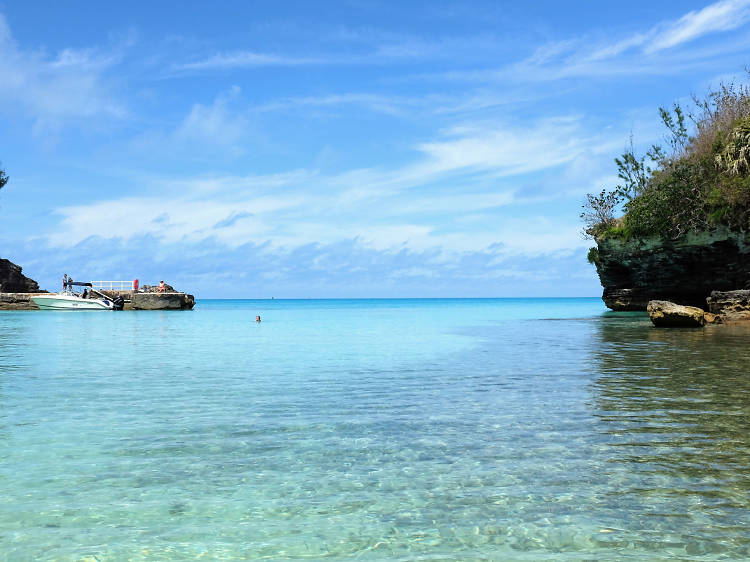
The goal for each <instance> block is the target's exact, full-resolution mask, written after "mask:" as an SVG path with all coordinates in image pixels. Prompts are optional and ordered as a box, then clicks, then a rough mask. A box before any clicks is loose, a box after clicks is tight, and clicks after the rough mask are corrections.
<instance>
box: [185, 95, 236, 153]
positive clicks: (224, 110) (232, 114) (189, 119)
mask: <svg viewBox="0 0 750 562" xmlns="http://www.w3.org/2000/svg"><path fill="white" fill-rule="evenodd" d="M239 93H240V88H239V87H238V86H233V87H232V88H231V89H230V90H229V91H228V92H227V93H225V94H221V95H219V96H217V98H216V99H215V100H214V102H213V104H211V105H210V106H206V105H202V104H199V103H196V104H194V105H193V107H192V108H191V109H190V113H189V114H188V115H187V116H186V117H185V119H184V120H183V122H182V123H181V124H180V126H179V127H178V128H177V130H176V131H175V133H174V139H175V140H176V141H178V142H186V143H191V144H194V143H200V144H204V143H209V144H213V145H215V146H230V147H234V145H235V143H237V142H238V141H239V140H240V139H241V138H242V137H243V136H244V135H245V134H246V133H247V129H248V123H247V119H246V118H245V116H244V115H243V113H242V112H236V111H232V110H231V109H230V107H229V105H230V103H231V102H232V100H234V99H236V98H237V97H238V95H239Z"/></svg>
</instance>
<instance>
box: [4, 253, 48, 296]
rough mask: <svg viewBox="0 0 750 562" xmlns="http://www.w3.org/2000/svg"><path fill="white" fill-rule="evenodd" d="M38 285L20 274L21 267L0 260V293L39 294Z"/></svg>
mask: <svg viewBox="0 0 750 562" xmlns="http://www.w3.org/2000/svg"><path fill="white" fill-rule="evenodd" d="M40 292H45V291H40V290H39V284H38V283H37V282H36V281H34V280H33V279H29V278H28V277H26V276H25V275H23V273H21V266H19V265H16V264H14V263H13V262H10V261H8V260H5V259H0V293H40Z"/></svg>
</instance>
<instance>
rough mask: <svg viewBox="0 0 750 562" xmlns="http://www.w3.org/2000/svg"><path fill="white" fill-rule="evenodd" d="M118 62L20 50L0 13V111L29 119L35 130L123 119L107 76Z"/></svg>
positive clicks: (80, 53)
mask: <svg viewBox="0 0 750 562" xmlns="http://www.w3.org/2000/svg"><path fill="white" fill-rule="evenodd" d="M117 60H118V55H117V54H116V53H114V52H109V53H107V52H101V51H98V50H95V49H71V48H66V49H63V50H62V51H60V52H59V53H58V54H57V55H55V56H49V55H47V54H45V53H44V52H43V51H25V50H22V49H20V48H19V47H18V46H17V44H16V42H15V41H14V40H13V37H12V34H11V31H10V28H9V27H8V23H7V21H6V19H5V17H4V16H2V15H1V14H0V75H2V76H3V86H2V88H0V102H1V104H0V105H1V106H2V109H1V110H2V111H5V112H8V113H10V114H15V113H18V112H19V111H21V112H23V113H25V114H28V115H30V116H31V117H32V119H34V121H35V123H36V127H37V128H44V127H46V126H58V125H60V124H63V123H67V122H70V121H78V122H82V121H83V120H84V119H88V118H90V117H94V116H97V117H116V118H119V117H123V116H124V115H125V108H124V106H123V105H122V104H121V103H120V102H119V101H117V98H116V97H115V96H114V95H113V93H112V91H111V90H110V88H109V87H108V86H107V84H106V81H105V79H104V76H103V74H104V71H105V70H106V69H107V68H109V67H110V66H112V65H113V64H114V63H115V62H116V61H117Z"/></svg>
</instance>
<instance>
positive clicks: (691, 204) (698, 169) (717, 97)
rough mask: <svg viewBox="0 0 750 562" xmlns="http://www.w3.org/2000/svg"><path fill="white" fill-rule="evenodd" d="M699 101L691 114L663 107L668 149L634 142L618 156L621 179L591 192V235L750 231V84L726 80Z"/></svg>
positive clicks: (586, 214)
mask: <svg viewBox="0 0 750 562" xmlns="http://www.w3.org/2000/svg"><path fill="white" fill-rule="evenodd" d="M693 102H694V107H693V109H692V110H691V111H687V112H686V111H684V110H683V109H682V108H681V107H680V106H679V105H677V104H675V105H674V107H673V108H672V109H671V110H669V109H664V108H659V113H660V117H661V120H662V122H663V123H664V125H665V126H666V128H667V129H668V131H669V135H668V137H667V141H668V146H667V148H666V149H665V148H662V147H661V146H656V145H654V146H652V147H651V149H650V150H649V151H647V152H646V154H645V155H644V156H642V157H640V158H639V157H638V156H636V154H635V151H634V149H633V143H632V140H631V143H630V147H629V148H628V149H627V150H626V151H625V153H624V154H623V155H622V156H621V157H620V158H616V159H615V163H616V164H617V168H618V177H619V178H620V179H621V180H622V183H621V185H618V186H616V187H615V188H614V189H611V190H607V189H605V190H603V191H602V192H601V193H600V194H599V195H591V194H590V195H588V196H587V202H586V204H585V205H584V209H583V213H581V218H582V219H583V221H584V223H585V225H586V226H585V232H586V234H587V235H589V236H591V237H594V238H597V239H601V238H603V237H610V236H612V237H623V238H628V237H631V236H653V235H655V236H662V237H668V238H672V239H676V238H680V237H681V236H683V235H684V234H685V233H687V232H696V231H707V230H712V229H715V228H718V227H724V228H728V229H729V230H732V231H747V230H750V87H748V86H743V85H736V84H733V83H730V84H721V86H720V87H719V89H718V90H716V91H712V92H709V93H708V95H707V96H706V97H705V98H704V99H698V98H693ZM689 123H691V125H689ZM619 210H622V211H623V212H624V214H623V216H622V217H620V218H615V213H616V212H617V211H619Z"/></svg>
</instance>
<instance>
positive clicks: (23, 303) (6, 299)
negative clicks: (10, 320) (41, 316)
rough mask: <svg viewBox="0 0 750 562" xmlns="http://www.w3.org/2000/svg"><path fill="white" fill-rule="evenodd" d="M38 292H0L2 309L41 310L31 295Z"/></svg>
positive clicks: (0, 307) (0, 306) (0, 308)
mask: <svg viewBox="0 0 750 562" xmlns="http://www.w3.org/2000/svg"><path fill="white" fill-rule="evenodd" d="M37 294H39V293H38V292H37V293H0V310H39V307H38V306H37V305H35V304H34V301H32V300H31V297H33V296H34V295H37Z"/></svg>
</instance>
